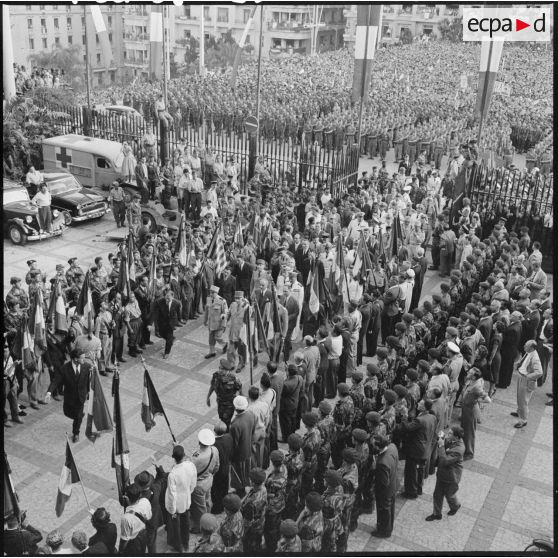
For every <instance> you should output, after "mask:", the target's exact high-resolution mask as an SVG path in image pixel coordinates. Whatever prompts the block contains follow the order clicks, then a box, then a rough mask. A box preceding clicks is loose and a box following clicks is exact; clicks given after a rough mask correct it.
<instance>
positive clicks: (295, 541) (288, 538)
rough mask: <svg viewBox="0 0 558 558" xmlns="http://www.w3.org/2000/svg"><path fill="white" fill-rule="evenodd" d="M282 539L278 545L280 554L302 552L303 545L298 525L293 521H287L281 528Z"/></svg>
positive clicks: (282, 523) (283, 522)
mask: <svg viewBox="0 0 558 558" xmlns="http://www.w3.org/2000/svg"><path fill="white" fill-rule="evenodd" d="M279 533H280V534H281V538H280V539H279V542H278V543H277V552H278V553H281V554H283V553H289V554H297V553H300V552H301V551H302V543H301V541H300V537H299V536H298V525H297V524H296V522H295V521H294V520H292V519H285V520H284V521H282V522H281V525H280V526H279Z"/></svg>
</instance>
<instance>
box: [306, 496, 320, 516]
mask: <svg viewBox="0 0 558 558" xmlns="http://www.w3.org/2000/svg"><path fill="white" fill-rule="evenodd" d="M305 502H306V507H307V508H308V509H309V510H310V511H311V512H317V511H320V510H321V509H322V507H323V502H322V497H321V496H320V495H319V494H318V493H317V492H314V491H312V492H309V493H308V494H307V495H306V499H305Z"/></svg>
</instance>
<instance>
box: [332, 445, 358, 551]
mask: <svg viewBox="0 0 558 558" xmlns="http://www.w3.org/2000/svg"><path fill="white" fill-rule="evenodd" d="M342 459H343V462H342V464H341V467H340V468H339V469H337V472H338V473H339V474H340V475H341V479H342V480H341V483H342V486H343V492H344V494H345V507H344V508H343V513H342V514H341V524H342V526H343V534H342V535H341V536H340V537H339V538H338V539H337V552H338V553H339V554H344V553H345V552H347V541H348V539H349V530H350V525H349V524H350V519H351V514H352V512H353V506H354V504H355V494H356V491H357V489H358V466H357V459H358V455H357V452H356V450H355V449H354V448H345V449H344V450H343V454H342Z"/></svg>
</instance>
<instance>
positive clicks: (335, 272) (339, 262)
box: [330, 234, 346, 296]
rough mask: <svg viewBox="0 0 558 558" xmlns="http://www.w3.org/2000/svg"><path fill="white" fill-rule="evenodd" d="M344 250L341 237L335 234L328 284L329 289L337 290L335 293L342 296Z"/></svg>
mask: <svg viewBox="0 0 558 558" xmlns="http://www.w3.org/2000/svg"><path fill="white" fill-rule="evenodd" d="M345 275H346V273H345V252H344V250H343V238H342V237H341V235H340V234H339V235H338V236H337V244H336V246H335V260H334V261H333V265H332V266H331V272H330V285H331V289H332V290H333V289H334V288H335V290H336V291H337V294H338V295H340V296H343V283H344V282H345Z"/></svg>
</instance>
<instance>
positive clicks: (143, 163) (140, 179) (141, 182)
mask: <svg viewBox="0 0 558 558" xmlns="http://www.w3.org/2000/svg"><path fill="white" fill-rule="evenodd" d="M136 184H137V186H138V188H139V191H140V193H141V203H142V204H146V203H147V202H148V201H149V172H148V170H147V160H146V158H145V157H142V158H141V159H140V160H139V161H138V164H137V165H136Z"/></svg>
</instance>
